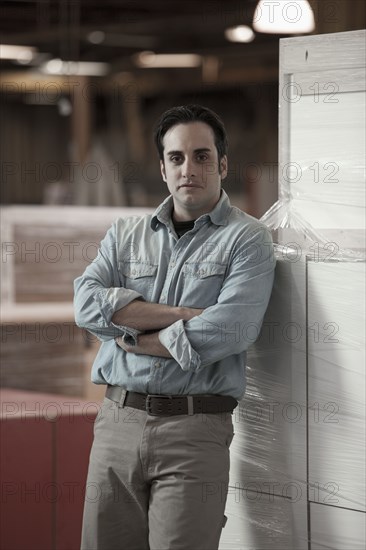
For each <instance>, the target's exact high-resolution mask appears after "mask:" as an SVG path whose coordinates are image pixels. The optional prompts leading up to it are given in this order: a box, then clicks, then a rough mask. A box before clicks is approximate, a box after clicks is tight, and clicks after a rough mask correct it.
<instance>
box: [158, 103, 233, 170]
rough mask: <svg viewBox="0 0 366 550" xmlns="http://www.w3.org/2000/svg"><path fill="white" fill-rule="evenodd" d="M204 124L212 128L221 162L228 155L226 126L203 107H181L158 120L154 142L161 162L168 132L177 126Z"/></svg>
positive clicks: (209, 110)
mask: <svg viewBox="0 0 366 550" xmlns="http://www.w3.org/2000/svg"><path fill="white" fill-rule="evenodd" d="M188 122H204V123H205V124H208V126H210V128H212V130H213V133H214V136H215V145H216V149H217V154H218V157H219V161H220V160H221V159H222V157H223V156H224V155H226V154H227V149H228V141H227V135H226V130H225V126H224V124H223V122H222V120H221V119H220V117H219V116H218V115H217V114H216V113H214V111H211V109H208V108H207V107H202V105H181V106H179V107H173V108H172V109H169V110H168V111H165V113H163V114H162V115H161V117H160V119H159V120H158V122H157V124H156V126H155V130H154V141H155V145H156V147H157V149H158V153H159V157H160V160H164V146H163V138H164V136H165V134H166V133H167V131H168V130H169V129H170V128H172V127H173V126H175V125H176V124H187V123H188Z"/></svg>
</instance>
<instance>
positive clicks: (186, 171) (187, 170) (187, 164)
mask: <svg viewBox="0 0 366 550" xmlns="http://www.w3.org/2000/svg"><path fill="white" fill-rule="evenodd" d="M182 174H183V177H184V178H191V177H192V176H195V169H194V162H193V161H192V160H191V159H188V158H187V159H185V161H184V163H183V166H182Z"/></svg>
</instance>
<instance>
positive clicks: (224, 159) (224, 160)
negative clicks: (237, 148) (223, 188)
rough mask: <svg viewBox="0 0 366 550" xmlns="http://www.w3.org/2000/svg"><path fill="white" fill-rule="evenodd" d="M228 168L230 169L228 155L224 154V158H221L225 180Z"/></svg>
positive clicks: (222, 176)
mask: <svg viewBox="0 0 366 550" xmlns="http://www.w3.org/2000/svg"><path fill="white" fill-rule="evenodd" d="M227 170H228V162H227V156H226V155H224V156H223V157H222V159H221V160H220V175H221V180H224V179H225V178H226V176H227Z"/></svg>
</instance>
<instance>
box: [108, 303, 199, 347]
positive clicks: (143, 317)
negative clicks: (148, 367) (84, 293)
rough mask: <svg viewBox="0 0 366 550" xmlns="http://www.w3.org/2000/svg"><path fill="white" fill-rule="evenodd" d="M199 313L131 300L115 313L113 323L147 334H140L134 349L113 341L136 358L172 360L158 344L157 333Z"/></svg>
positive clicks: (121, 341) (124, 343)
mask: <svg viewBox="0 0 366 550" xmlns="http://www.w3.org/2000/svg"><path fill="white" fill-rule="evenodd" d="M202 312H203V309H198V308H190V307H174V306H168V305H165V304H154V303H151V302H143V301H142V300H133V301H132V302H130V303H129V304H128V305H126V306H125V307H123V308H121V309H119V310H118V311H116V312H115V313H114V315H113V317H112V322H113V323H114V324H116V325H124V326H129V327H131V328H135V329H137V330H142V331H148V332H145V333H144V334H139V336H138V342H137V345H130V344H127V343H126V342H125V341H124V340H123V338H122V337H117V338H115V341H116V343H117V344H118V345H119V346H120V347H121V348H122V349H124V350H125V351H126V352H130V353H136V354H138V355H154V356H157V357H172V355H171V354H170V352H169V351H168V350H167V349H166V347H165V346H163V345H162V344H161V343H160V341H159V337H158V334H159V330H160V329H162V328H166V327H168V326H170V325H172V324H173V323H175V322H176V321H178V320H179V319H182V320H183V321H189V320H190V319H193V317H196V316H197V315H200V314H201V313H202Z"/></svg>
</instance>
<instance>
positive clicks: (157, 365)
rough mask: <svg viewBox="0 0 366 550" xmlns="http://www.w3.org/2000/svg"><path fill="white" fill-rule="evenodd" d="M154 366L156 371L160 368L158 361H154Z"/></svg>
mask: <svg viewBox="0 0 366 550" xmlns="http://www.w3.org/2000/svg"><path fill="white" fill-rule="evenodd" d="M154 366H155V367H156V368H157V369H158V368H159V367H161V363H160V362H159V361H156V363H155V365H154Z"/></svg>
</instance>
